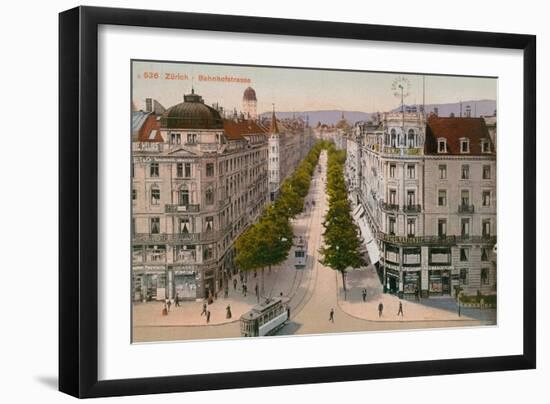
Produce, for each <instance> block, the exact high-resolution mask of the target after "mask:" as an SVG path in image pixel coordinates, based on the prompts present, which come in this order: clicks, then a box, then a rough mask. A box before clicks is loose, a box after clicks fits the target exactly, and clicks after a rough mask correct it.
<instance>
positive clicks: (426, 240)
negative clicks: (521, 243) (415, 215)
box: [376, 232, 497, 246]
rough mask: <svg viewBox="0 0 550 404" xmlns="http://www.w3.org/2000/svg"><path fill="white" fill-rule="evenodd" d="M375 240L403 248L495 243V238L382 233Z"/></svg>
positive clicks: (377, 234)
mask: <svg viewBox="0 0 550 404" xmlns="http://www.w3.org/2000/svg"><path fill="white" fill-rule="evenodd" d="M376 238H377V239H379V240H382V241H384V242H386V243H391V244H399V245H405V246H422V245H456V244H459V243H468V244H488V245H494V244H496V242H497V238H496V236H417V237H406V236H395V235H391V234H386V233H382V232H378V233H376Z"/></svg>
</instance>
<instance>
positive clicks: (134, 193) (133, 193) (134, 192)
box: [132, 189, 137, 201]
mask: <svg viewBox="0 0 550 404" xmlns="http://www.w3.org/2000/svg"><path fill="white" fill-rule="evenodd" d="M136 199H137V191H136V190H135V189H132V200H133V201H135V200H136Z"/></svg>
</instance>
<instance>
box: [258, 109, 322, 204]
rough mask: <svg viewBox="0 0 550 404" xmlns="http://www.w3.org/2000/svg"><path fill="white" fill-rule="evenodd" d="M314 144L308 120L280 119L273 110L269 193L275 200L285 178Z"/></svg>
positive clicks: (270, 125) (270, 137) (270, 124)
mask: <svg viewBox="0 0 550 404" xmlns="http://www.w3.org/2000/svg"><path fill="white" fill-rule="evenodd" d="M312 146H313V133H312V131H311V129H310V128H309V126H308V124H307V121H304V120H302V119H297V118H292V119H286V120H284V121H280V120H278V119H277V117H276V115H275V111H273V113H272V115H271V120H270V123H269V194H270V199H271V200H272V201H273V200H275V198H276V197H277V195H278V193H279V188H280V186H281V184H282V183H283V182H284V180H285V179H286V178H287V177H288V176H289V175H290V174H292V172H294V170H295V169H296V167H297V166H298V164H299V162H300V161H301V160H302V159H303V158H304V157H305V156H306V154H307V153H308V152H309V150H310V149H311V147H312Z"/></svg>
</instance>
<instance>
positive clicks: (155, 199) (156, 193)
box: [151, 187, 160, 205]
mask: <svg viewBox="0 0 550 404" xmlns="http://www.w3.org/2000/svg"><path fill="white" fill-rule="evenodd" d="M158 204H160V189H159V188H158V187H153V188H151V205H158Z"/></svg>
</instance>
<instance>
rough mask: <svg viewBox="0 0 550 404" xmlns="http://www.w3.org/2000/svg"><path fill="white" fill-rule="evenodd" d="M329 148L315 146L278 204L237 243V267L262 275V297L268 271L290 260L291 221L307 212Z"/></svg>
mask: <svg viewBox="0 0 550 404" xmlns="http://www.w3.org/2000/svg"><path fill="white" fill-rule="evenodd" d="M327 147H328V143H327V142H318V143H316V144H315V145H314V147H313V148H312V149H311V150H310V151H309V153H308V154H307V156H306V157H305V158H304V159H303V160H302V161H301V162H300V164H299V165H298V167H297V168H296V170H295V171H294V173H293V174H292V175H291V176H290V177H289V178H287V179H286V180H285V181H284V182H283V183H282V184H281V186H280V189H279V194H278V196H277V198H276V199H275V201H274V202H273V203H271V204H270V205H269V206H268V207H267V208H266V209H265V210H264V211H263V213H262V215H261V216H260V219H259V220H258V222H256V223H254V224H252V225H250V226H249V227H248V228H247V229H246V230H245V231H244V232H243V233H242V234H241V235H240V236H239V238H238V239H237V241H236V243H235V250H236V255H235V263H236V265H237V266H238V267H239V268H240V269H241V270H245V271H250V270H258V269H259V270H260V271H261V273H260V276H261V286H260V291H261V293H262V294H264V292H265V290H264V274H263V271H264V269H265V268H269V269H271V267H272V266H273V265H278V264H280V263H282V262H284V261H285V260H286V259H287V257H288V253H289V251H290V249H291V247H292V241H293V236H294V234H293V231H292V226H291V224H290V219H292V218H293V217H295V216H296V215H298V214H300V213H301V212H302V211H303V209H304V198H305V197H306V195H307V193H308V191H309V187H310V185H311V177H312V176H313V173H314V171H315V167H316V165H317V163H318V160H319V155H320V153H321V151H322V150H323V149H325V148H327ZM281 163H282V164H284V162H281Z"/></svg>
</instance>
